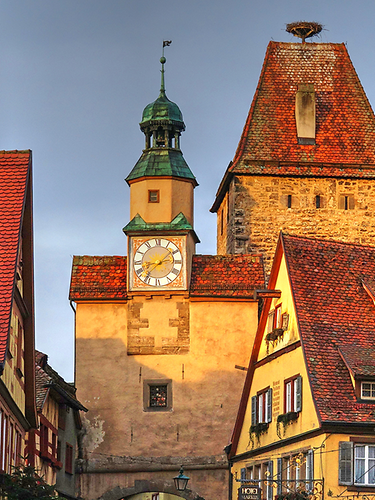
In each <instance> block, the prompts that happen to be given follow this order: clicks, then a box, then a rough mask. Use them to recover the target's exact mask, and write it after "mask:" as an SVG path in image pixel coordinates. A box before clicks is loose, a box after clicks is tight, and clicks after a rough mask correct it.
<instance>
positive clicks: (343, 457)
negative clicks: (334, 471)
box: [339, 441, 353, 484]
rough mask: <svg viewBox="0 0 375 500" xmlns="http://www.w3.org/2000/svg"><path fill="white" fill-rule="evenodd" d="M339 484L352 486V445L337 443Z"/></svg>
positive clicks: (348, 442) (343, 442) (347, 442)
mask: <svg viewBox="0 0 375 500" xmlns="http://www.w3.org/2000/svg"><path fill="white" fill-rule="evenodd" d="M339 484H353V443H351V442H350V441H341V442H340V443H339Z"/></svg>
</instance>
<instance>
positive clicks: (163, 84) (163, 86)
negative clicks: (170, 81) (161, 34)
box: [160, 40, 172, 94]
mask: <svg viewBox="0 0 375 500" xmlns="http://www.w3.org/2000/svg"><path fill="white" fill-rule="evenodd" d="M171 43H172V40H163V54H162V56H161V58H160V62H161V70H160V71H161V87H160V92H161V93H162V94H164V93H165V83H164V64H165V63H166V61H167V60H166V58H165V57H164V47H169V46H170V44H171Z"/></svg>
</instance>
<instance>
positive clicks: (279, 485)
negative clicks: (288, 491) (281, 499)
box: [276, 458, 283, 495]
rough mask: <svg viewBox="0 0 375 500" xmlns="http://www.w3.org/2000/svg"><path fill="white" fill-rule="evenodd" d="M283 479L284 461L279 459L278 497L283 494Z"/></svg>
mask: <svg viewBox="0 0 375 500" xmlns="http://www.w3.org/2000/svg"><path fill="white" fill-rule="evenodd" d="M282 478H283V459H282V458H278V459H277V489H276V493H277V494H278V495H281V494H282V492H283V483H282Z"/></svg>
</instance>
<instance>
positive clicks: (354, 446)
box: [339, 441, 375, 486]
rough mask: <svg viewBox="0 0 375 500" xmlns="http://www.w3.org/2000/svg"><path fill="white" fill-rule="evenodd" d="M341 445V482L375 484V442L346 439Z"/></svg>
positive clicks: (364, 484)
mask: <svg viewBox="0 0 375 500" xmlns="http://www.w3.org/2000/svg"><path fill="white" fill-rule="evenodd" d="M339 446H340V449H339V484H346V485H353V484H354V485H359V486H361V485H362V486H375V442H374V444H366V443H354V442H351V441H344V442H341V443H340V445H339Z"/></svg>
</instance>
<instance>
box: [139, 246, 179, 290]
mask: <svg viewBox="0 0 375 500" xmlns="http://www.w3.org/2000/svg"><path fill="white" fill-rule="evenodd" d="M182 264H183V263H182V254H181V251H180V249H179V248H178V246H177V245H176V244H175V243H173V241H170V240H167V239H166V238H151V239H148V240H146V241H144V242H143V243H142V244H141V245H140V246H139V247H138V248H137V249H136V250H135V253H134V260H133V266H134V272H135V274H136V275H137V276H138V278H139V279H140V280H141V281H142V282H143V283H144V284H145V285H147V286H153V287H163V286H168V285H170V284H171V283H173V282H174V281H175V279H176V278H177V277H178V276H179V275H180V272H181V269H182Z"/></svg>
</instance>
